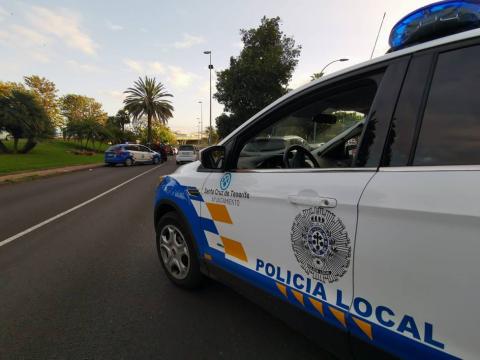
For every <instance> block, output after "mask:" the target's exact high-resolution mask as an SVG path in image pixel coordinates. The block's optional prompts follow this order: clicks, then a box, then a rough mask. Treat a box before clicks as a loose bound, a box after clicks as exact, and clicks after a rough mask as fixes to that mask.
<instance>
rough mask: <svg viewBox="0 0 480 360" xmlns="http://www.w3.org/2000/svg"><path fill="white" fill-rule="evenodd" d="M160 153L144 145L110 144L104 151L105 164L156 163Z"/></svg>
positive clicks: (159, 158) (158, 160)
mask: <svg viewBox="0 0 480 360" xmlns="http://www.w3.org/2000/svg"><path fill="white" fill-rule="evenodd" d="M160 160H161V155H160V154H159V153H158V152H156V151H153V150H152V149H150V148H148V147H146V146H144V145H136V144H118V145H112V146H110V147H109V148H108V149H107V151H105V164H106V165H116V164H123V165H125V166H131V165H134V164H145V163H151V164H158V163H159V162H160Z"/></svg>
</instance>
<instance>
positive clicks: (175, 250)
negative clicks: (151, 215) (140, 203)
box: [156, 211, 204, 289]
mask: <svg viewBox="0 0 480 360" xmlns="http://www.w3.org/2000/svg"><path fill="white" fill-rule="evenodd" d="M156 229H157V231H156V242H157V253H158V258H159V260H160V264H161V265H162V267H163V270H164V271H165V274H166V275H167V277H168V279H169V280H170V281H171V282H172V283H174V284H175V285H177V286H179V287H181V288H184V289H197V288H199V287H201V285H202V284H203V281H204V276H203V275H202V273H201V271H200V263H199V260H198V254H197V252H196V250H195V247H194V245H193V244H194V240H193V236H192V234H191V232H190V229H189V228H188V226H187V225H186V224H185V222H184V220H183V219H182V218H181V217H180V215H179V214H178V213H176V212H173V211H172V212H168V213H166V214H165V215H163V216H162V217H161V218H160V220H159V221H158V223H157V227H156ZM173 233H175V235H172V234H173Z"/></svg>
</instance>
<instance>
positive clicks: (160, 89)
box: [123, 76, 173, 143]
mask: <svg viewBox="0 0 480 360" xmlns="http://www.w3.org/2000/svg"><path fill="white" fill-rule="evenodd" d="M125 94H127V97H126V98H125V100H124V101H123V102H124V104H125V110H127V111H128V112H129V113H130V114H131V115H132V116H133V118H134V119H135V120H138V119H139V118H140V117H142V116H144V115H146V116H147V120H148V128H147V141H148V143H151V142H152V120H156V121H159V122H161V123H162V124H164V125H165V124H166V123H167V122H168V119H169V118H171V117H172V116H173V106H172V103H171V101H170V100H166V99H165V98H166V97H173V95H172V94H169V93H167V92H166V90H165V86H164V85H163V84H162V83H161V82H158V83H157V80H156V79H155V78H149V77H147V76H145V79H142V78H141V77H139V78H138V80H137V81H135V83H134V86H133V87H131V88H128V89H127V90H126V91H125Z"/></svg>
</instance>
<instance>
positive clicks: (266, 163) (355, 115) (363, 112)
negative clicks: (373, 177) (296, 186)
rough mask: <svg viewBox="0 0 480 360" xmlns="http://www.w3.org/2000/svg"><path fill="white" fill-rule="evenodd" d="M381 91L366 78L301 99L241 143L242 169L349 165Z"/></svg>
mask: <svg viewBox="0 0 480 360" xmlns="http://www.w3.org/2000/svg"><path fill="white" fill-rule="evenodd" d="M376 92H377V82H376V80H374V79H373V78H372V79H370V78H367V79H361V80H358V81H355V82H353V83H351V84H348V85H347V86H341V87H340V88H337V89H336V90H330V91H328V92H325V93H324V94H323V95H318V96H311V95H310V98H309V99H308V100H305V101H300V102H299V104H298V105H297V106H293V108H292V109H291V110H289V111H288V110H285V111H284V112H283V114H281V115H279V116H278V117H277V118H275V116H274V118H273V119H271V120H273V121H269V123H268V125H266V126H265V127H263V128H261V129H259V130H258V131H256V132H255V133H253V134H252V135H250V136H249V137H248V138H247V140H246V141H245V142H244V144H243V145H242V146H241V151H240V153H239V156H238V159H237V168H238V169H275V168H313V167H319V168H337V167H340V168H341V167H349V166H351V164H352V161H353V159H354V157H355V155H356V150H357V146H358V143H359V137H360V134H361V133H362V129H363V124H364V122H365V118H366V117H367V115H368V113H369V111H370V107H371V105H372V103H373V100H374V98H375V94H376Z"/></svg>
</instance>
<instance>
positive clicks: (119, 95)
mask: <svg viewBox="0 0 480 360" xmlns="http://www.w3.org/2000/svg"><path fill="white" fill-rule="evenodd" d="M100 94H102V95H107V96H109V97H111V98H112V99H115V100H120V101H123V100H124V99H125V97H126V95H125V93H124V92H123V91H118V90H108V91H101V92H100Z"/></svg>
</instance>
